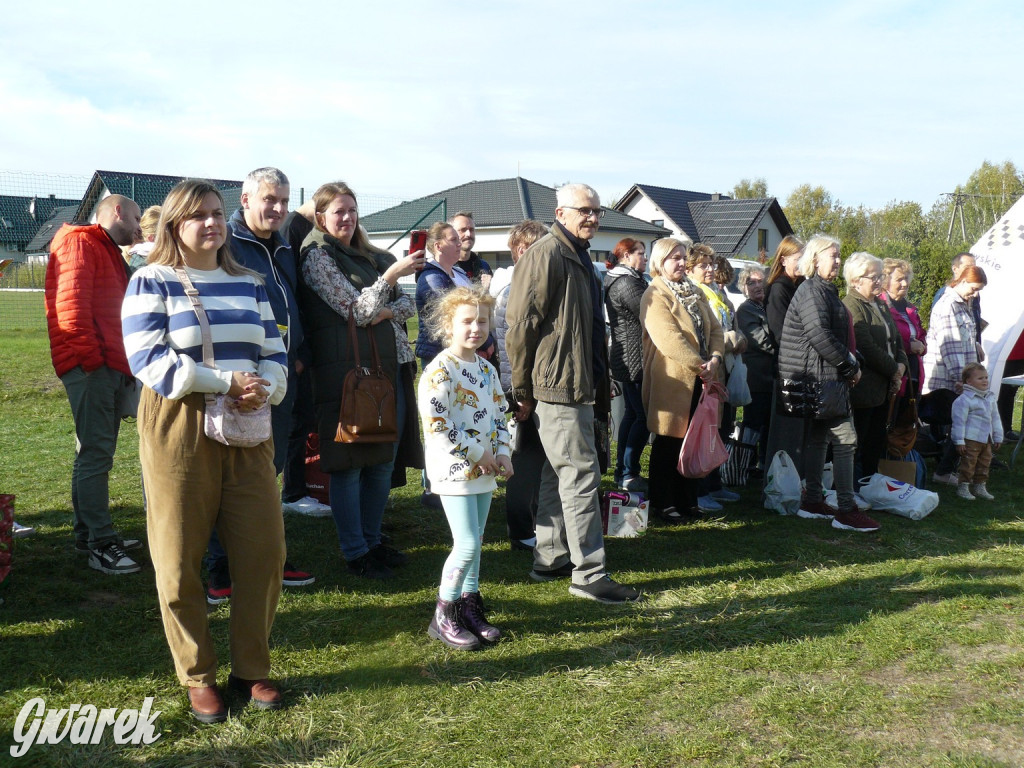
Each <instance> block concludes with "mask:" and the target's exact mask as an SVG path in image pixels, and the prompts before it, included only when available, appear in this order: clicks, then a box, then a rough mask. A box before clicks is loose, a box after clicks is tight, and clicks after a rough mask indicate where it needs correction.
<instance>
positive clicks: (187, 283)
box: [174, 267, 217, 401]
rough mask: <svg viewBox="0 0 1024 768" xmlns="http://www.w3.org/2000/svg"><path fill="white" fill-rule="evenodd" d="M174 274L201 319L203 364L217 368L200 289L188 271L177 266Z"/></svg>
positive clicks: (211, 398)
mask: <svg viewBox="0 0 1024 768" xmlns="http://www.w3.org/2000/svg"><path fill="white" fill-rule="evenodd" d="M174 274H176V275H177V276H178V280H180V281H181V284H182V286H183V287H184V288H185V296H187V297H188V300H189V303H190V304H191V305H192V310H193V311H194V312H195V313H196V318H197V319H198V320H199V330H200V331H201V332H202V334H203V364H204V365H206V366H207V367H208V368H216V367H217V366H216V365H215V363H214V357H213V337H212V336H211V334H210V319H209V318H208V317H207V316H206V309H205V308H204V307H203V302H202V300H201V299H200V298H199V291H197V290H196V287H195V286H194V285H193V284H192V281H191V280H190V279H189V276H188V273H187V272H185V270H184V269H182V268H181V267H176V268H175V270H174ZM215 398H216V396H215V395H214V394H212V393H210V392H207V393H206V399H207V400H208V401H209V400H213V399H215Z"/></svg>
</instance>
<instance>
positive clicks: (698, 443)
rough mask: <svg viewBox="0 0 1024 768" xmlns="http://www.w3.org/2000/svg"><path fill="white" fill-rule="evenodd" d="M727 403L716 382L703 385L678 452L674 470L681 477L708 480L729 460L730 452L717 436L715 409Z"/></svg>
mask: <svg viewBox="0 0 1024 768" xmlns="http://www.w3.org/2000/svg"><path fill="white" fill-rule="evenodd" d="M728 400H729V396H728V394H726V391H725V387H723V386H722V385H721V384H720V383H719V382H717V381H713V382H711V383H710V384H708V383H704V385H703V390H702V391H701V395H700V402H699V403H698V404H697V410H695V411H694V412H693V418H691V419H690V424H689V426H687V427H686V437H684V438H683V447H682V448H681V449H680V451H679V464H678V466H677V469H678V470H679V474H681V475H682V476H683V477H690V478H700V477H707V476H708V475H709V474H711V472H713V471H714V470H715V469H717V468H718V467H720V466H722V465H723V464H725V462H726V461H727V460H728V458H729V452H728V451H727V450H726V448H725V443H723V442H722V437H721V435H719V434H718V407H719V405H720V404H721V403H722V402H723V401H725V402H728Z"/></svg>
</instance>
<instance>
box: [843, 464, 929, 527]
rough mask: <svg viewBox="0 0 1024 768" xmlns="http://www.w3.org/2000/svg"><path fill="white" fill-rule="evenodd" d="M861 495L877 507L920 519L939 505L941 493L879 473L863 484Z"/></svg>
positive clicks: (912, 518) (913, 518)
mask: <svg viewBox="0 0 1024 768" xmlns="http://www.w3.org/2000/svg"><path fill="white" fill-rule="evenodd" d="M861 482H864V481H863V480H862V481H861ZM860 495H861V496H863V497H864V498H865V499H866V500H867V501H869V502H870V503H871V505H872V506H873V507H874V508H875V509H881V510H883V511H885V512H892V513H893V514H895V515H901V516H903V517H909V518H910V519H911V520H920V519H921V518H923V517H926V516H927V515H928V513H930V512H931V511H932V510H933V509H935V508H936V507H937V506H939V494H937V493H935V491H926V490H924V489H923V488H918V487H916V486H913V485H911V484H910V483H904V482H903V481H902V480H893V479H892V478H891V477H886V476H885V475H880V474H878V473H875V474H873V475H872V476H871V477H870V478H868V480H867V482H866V483H864V485H862V486H861V489H860Z"/></svg>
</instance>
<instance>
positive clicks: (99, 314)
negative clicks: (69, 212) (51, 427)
mask: <svg viewBox="0 0 1024 768" xmlns="http://www.w3.org/2000/svg"><path fill="white" fill-rule="evenodd" d="M141 220H142V211H140V210H139V206H138V205H137V204H136V203H135V202H134V201H133V200H130V199H129V198H127V197H123V196H122V195H110V196H109V197H105V198H104V199H103V200H101V201H100V202H99V204H97V206H96V223H95V224H87V225H71V224H65V225H64V226H63V227H61V229H60V231H58V232H57V234H56V236H54V238H53V244H52V245H51V248H50V261H49V264H48V265H47V267H46V293H45V299H46V325H47V328H48V330H49V332H50V356H51V357H52V359H53V368H54V370H55V371H56V372H57V376H59V377H60V380H61V383H63V384H64V389H65V391H66V392H67V395H68V401H69V402H70V404H71V417H72V419H73V420H74V422H75V464H74V469H73V470H72V472H71V505H72V507H73V509H74V513H75V548H76V549H77V550H78V551H80V552H88V554H89V566H90V567H91V568H94V569H96V570H97V571H101V572H102V573H107V574H111V575H119V574H125V573H136V572H137V571H138V570H139V565H138V563H136V562H135V561H134V560H132V559H131V558H130V557H129V556H128V555H127V554H126V552H125V550H127V549H134V548H136V547H138V546H140V542H139V541H138V540H137V539H121V537H120V536H118V534H117V531H115V530H114V526H113V523H112V522H111V519H110V494H109V491H108V479H109V475H110V470H111V468H112V467H113V466H114V451H115V449H116V448H117V432H118V427H119V426H120V424H121V417H122V416H123V415H126V414H128V415H134V414H132V413H131V407H132V406H131V402H132V400H133V394H134V390H135V379H134V378H133V377H132V373H131V369H130V368H129V367H128V360H127V358H126V357H125V353H124V341H123V340H122V336H121V302H122V301H123V300H124V293H125V289H126V288H127V287H128V265H127V264H126V263H125V261H124V258H123V257H122V256H121V248H122V247H124V246H130V245H133V244H134V243H137V242H139V241H141V240H142V225H141Z"/></svg>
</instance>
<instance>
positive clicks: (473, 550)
mask: <svg viewBox="0 0 1024 768" xmlns="http://www.w3.org/2000/svg"><path fill="white" fill-rule="evenodd" d="M492 494H493V491H487V492H486V493H474V494H471V495H469V496H441V503H442V504H443V505H444V514H445V516H446V517H447V518H448V526H449V527H450V528H451V529H452V553H451V554H450V555H448V559H447V560H445V563H444V570H443V571H442V572H441V588H440V589H439V590H438V594H439V595H440V597H441V599H442V600H449V601H451V600H458V599H459V598H460V597H461V596H462V593H463V592H478V591H480V546H481V545H482V544H483V540H484V527H485V526H486V525H487V512H488V511H489V510H490V508H491V495H492Z"/></svg>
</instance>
